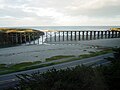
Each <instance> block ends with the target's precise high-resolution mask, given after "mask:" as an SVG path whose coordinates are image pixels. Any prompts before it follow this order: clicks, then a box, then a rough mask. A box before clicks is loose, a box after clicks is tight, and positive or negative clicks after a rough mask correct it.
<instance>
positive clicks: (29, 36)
mask: <svg viewBox="0 0 120 90" xmlns="http://www.w3.org/2000/svg"><path fill="white" fill-rule="evenodd" d="M28 34H29V35H28V38H29V44H30V43H31V33H30V32H29V33H28Z"/></svg>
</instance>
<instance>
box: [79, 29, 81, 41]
mask: <svg viewBox="0 0 120 90" xmlns="http://www.w3.org/2000/svg"><path fill="white" fill-rule="evenodd" d="M80 36H81V35H80V31H79V41H80Z"/></svg>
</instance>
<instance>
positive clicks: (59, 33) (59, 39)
mask: <svg viewBox="0 0 120 90" xmlns="http://www.w3.org/2000/svg"><path fill="white" fill-rule="evenodd" d="M59 41H60V31H59Z"/></svg>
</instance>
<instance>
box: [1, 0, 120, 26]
mask: <svg viewBox="0 0 120 90" xmlns="http://www.w3.org/2000/svg"><path fill="white" fill-rule="evenodd" d="M119 3H120V0H91V1H89V0H34V1H33V0H0V25H1V26H8V25H12V26H13V25H14V26H15V25H16V26H17V25H106V24H110V25H115V24H117V25H120V24H119V23H120V20H119V18H120V12H119V10H120V6H119Z"/></svg>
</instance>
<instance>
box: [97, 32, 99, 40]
mask: <svg viewBox="0 0 120 90" xmlns="http://www.w3.org/2000/svg"><path fill="white" fill-rule="evenodd" d="M97 32H98V35H97V36H98V37H97V39H99V38H100V31H97Z"/></svg>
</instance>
